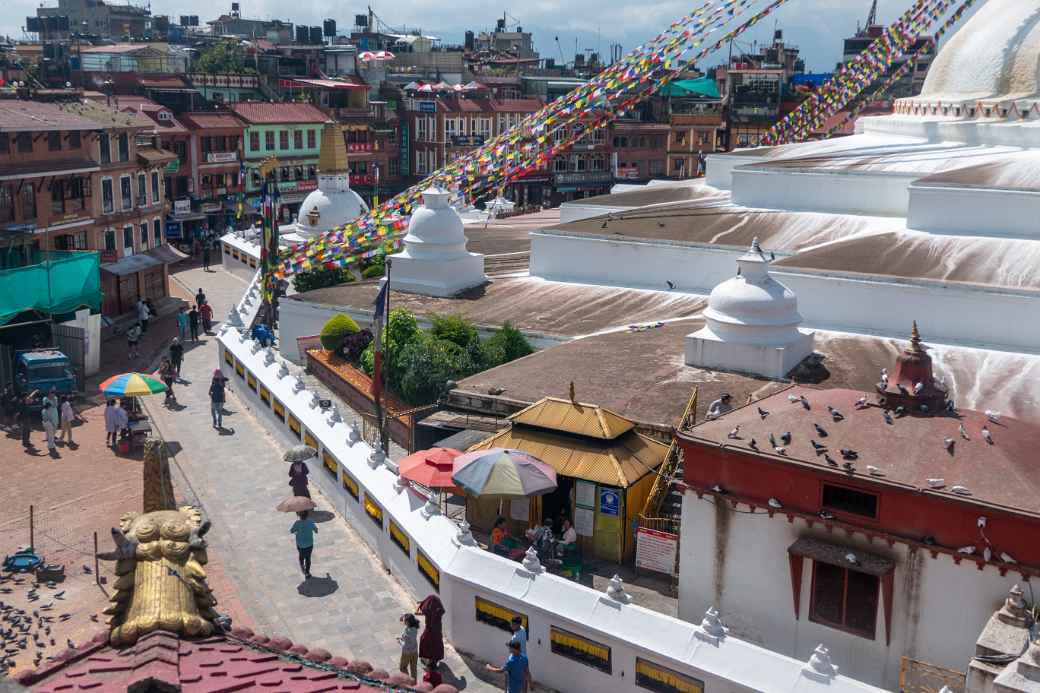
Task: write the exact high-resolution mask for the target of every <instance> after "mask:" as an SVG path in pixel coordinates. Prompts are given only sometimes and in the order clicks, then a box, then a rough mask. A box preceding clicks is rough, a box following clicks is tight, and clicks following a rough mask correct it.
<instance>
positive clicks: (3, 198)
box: [0, 184, 14, 221]
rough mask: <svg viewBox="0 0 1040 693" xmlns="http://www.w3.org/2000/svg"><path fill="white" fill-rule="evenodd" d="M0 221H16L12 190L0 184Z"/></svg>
mask: <svg viewBox="0 0 1040 693" xmlns="http://www.w3.org/2000/svg"><path fill="white" fill-rule="evenodd" d="M0 221H14V198H13V197H12V196H11V188H10V187H8V186H6V185H3V184H0Z"/></svg>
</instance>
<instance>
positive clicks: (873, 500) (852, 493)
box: [822, 484, 878, 519]
mask: <svg viewBox="0 0 1040 693" xmlns="http://www.w3.org/2000/svg"><path fill="white" fill-rule="evenodd" d="M822 505H823V507H825V508H827V509H828V510H837V511H838V512H843V513H850V514H852V515H859V516H860V517H871V518H874V519H877V506H878V497H877V496H876V495H874V494H873V493H864V492H863V491H857V490H855V489H851V488H846V487H845V486H834V485H832V484H824V485H823V503H822Z"/></svg>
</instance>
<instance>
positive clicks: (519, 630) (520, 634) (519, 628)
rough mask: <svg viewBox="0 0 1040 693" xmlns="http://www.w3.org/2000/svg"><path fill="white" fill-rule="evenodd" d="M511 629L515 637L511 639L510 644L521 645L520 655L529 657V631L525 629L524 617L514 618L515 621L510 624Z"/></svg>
mask: <svg viewBox="0 0 1040 693" xmlns="http://www.w3.org/2000/svg"><path fill="white" fill-rule="evenodd" d="M509 628H510V630H512V631H513V637H511V638H509V642H517V643H520V654H522V655H523V656H525V657H526V656H527V629H526V628H524V617H523V616H514V617H513V620H512V621H510V622H509Z"/></svg>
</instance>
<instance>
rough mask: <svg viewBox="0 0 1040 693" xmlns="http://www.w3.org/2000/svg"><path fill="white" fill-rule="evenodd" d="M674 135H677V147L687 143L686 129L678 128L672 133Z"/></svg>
mask: <svg viewBox="0 0 1040 693" xmlns="http://www.w3.org/2000/svg"><path fill="white" fill-rule="evenodd" d="M672 135H673V136H674V137H675V145H676V146H677V147H682V146H684V145H685V144H686V131H685V130H676V131H675V132H674V133H672Z"/></svg>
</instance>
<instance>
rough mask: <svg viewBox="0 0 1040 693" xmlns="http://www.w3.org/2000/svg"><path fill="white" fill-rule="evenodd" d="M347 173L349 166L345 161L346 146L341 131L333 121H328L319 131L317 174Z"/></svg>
mask: <svg viewBox="0 0 1040 693" xmlns="http://www.w3.org/2000/svg"><path fill="white" fill-rule="evenodd" d="M349 171H350V164H349V162H348V160H347V144H346V142H344V141H343V131H342V130H341V129H340V127H339V125H337V124H336V123H335V121H332V120H328V121H326V122H325V125H324V126H323V127H322V129H321V151H320V153H319V154H318V173H320V174H322V175H326V176H327V175H333V174H337V173H348V172H349Z"/></svg>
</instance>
